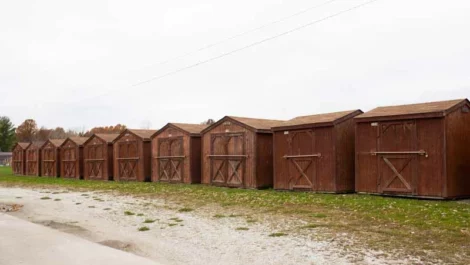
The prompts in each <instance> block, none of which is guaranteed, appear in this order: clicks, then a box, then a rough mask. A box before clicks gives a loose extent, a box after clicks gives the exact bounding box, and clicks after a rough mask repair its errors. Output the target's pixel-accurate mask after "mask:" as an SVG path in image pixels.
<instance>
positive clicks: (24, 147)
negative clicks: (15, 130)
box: [18, 143, 31, 149]
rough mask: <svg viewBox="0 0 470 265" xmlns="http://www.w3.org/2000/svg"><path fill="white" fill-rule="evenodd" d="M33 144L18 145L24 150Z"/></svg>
mask: <svg viewBox="0 0 470 265" xmlns="http://www.w3.org/2000/svg"><path fill="white" fill-rule="evenodd" d="M30 144H31V143H18V145H19V146H20V147H21V148H23V149H26V148H28V146H29V145H30Z"/></svg>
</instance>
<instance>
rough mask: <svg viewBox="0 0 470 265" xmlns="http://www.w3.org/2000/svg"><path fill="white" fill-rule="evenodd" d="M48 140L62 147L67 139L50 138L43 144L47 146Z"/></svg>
mask: <svg viewBox="0 0 470 265" xmlns="http://www.w3.org/2000/svg"><path fill="white" fill-rule="evenodd" d="M47 142H50V143H51V144H53V145H54V146H55V147H60V146H61V145H62V144H63V143H64V142H65V139H49V140H47V141H46V142H44V144H43V145H42V146H45V145H46V143H47ZM42 146H41V147H42Z"/></svg>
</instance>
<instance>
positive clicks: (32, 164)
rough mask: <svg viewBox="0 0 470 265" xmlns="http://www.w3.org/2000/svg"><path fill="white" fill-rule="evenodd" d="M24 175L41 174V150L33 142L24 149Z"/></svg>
mask: <svg viewBox="0 0 470 265" xmlns="http://www.w3.org/2000/svg"><path fill="white" fill-rule="evenodd" d="M25 175H28V176H41V152H40V149H39V147H38V146H36V145H34V144H31V145H30V146H29V147H28V148H27V149H26V167H25Z"/></svg>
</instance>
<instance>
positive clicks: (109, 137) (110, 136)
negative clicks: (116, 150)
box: [94, 133, 119, 143]
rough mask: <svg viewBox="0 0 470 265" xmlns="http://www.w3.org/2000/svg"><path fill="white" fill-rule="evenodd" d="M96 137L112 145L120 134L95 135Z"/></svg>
mask: <svg viewBox="0 0 470 265" xmlns="http://www.w3.org/2000/svg"><path fill="white" fill-rule="evenodd" d="M94 135H96V137H99V138H101V139H103V140H105V141H106V142H107V143H112V142H113V141H114V140H115V139H116V138H117V137H118V136H119V134H118V133H95V134H94Z"/></svg>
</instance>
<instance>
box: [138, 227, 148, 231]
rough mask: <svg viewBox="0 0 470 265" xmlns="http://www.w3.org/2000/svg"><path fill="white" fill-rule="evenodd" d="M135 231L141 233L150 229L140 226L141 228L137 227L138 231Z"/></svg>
mask: <svg viewBox="0 0 470 265" xmlns="http://www.w3.org/2000/svg"><path fill="white" fill-rule="evenodd" d="M137 230H139V231H140V232H143V231H149V230H150V228H148V227H147V226H142V227H139V229H137Z"/></svg>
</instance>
